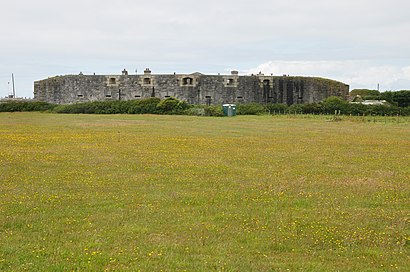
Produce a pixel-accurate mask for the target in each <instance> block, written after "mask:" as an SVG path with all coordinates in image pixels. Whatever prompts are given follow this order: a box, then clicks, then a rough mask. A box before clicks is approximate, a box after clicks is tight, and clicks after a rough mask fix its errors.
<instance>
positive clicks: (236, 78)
mask: <svg viewBox="0 0 410 272" xmlns="http://www.w3.org/2000/svg"><path fill="white" fill-rule="evenodd" d="M348 94H349V86H348V85H346V84H344V83H342V82H338V81H334V80H330V79H324V78H317V77H298V76H296V77H295V76H287V75H283V76H273V75H270V76H266V75H264V74H261V73H259V74H257V75H248V76H240V75H239V74H238V72H237V71H232V72H231V74H230V75H204V74H201V73H193V74H170V75H164V74H152V73H151V71H150V70H149V69H148V68H147V69H146V70H145V71H144V74H143V75H129V74H128V72H127V71H126V70H124V71H122V74H121V75H83V74H81V73H80V75H66V76H56V77H51V78H48V79H44V80H40V81H36V82H34V99H35V100H37V101H44V102H50V103H56V104H71V103H79V102H90V101H104V100H134V99H142V98H148V97H158V98H161V99H164V98H167V97H175V98H177V99H180V100H185V101H187V102H188V103H190V104H208V105H217V104H223V103H252V102H256V103H284V104H288V105H291V104H298V103H314V102H320V101H322V100H323V99H325V98H327V97H329V96H339V97H342V98H344V99H345V98H346V97H347V96H348Z"/></svg>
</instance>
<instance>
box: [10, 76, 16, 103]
mask: <svg viewBox="0 0 410 272" xmlns="http://www.w3.org/2000/svg"><path fill="white" fill-rule="evenodd" d="M11 80H12V82H13V98H16V89H15V87H14V74H13V73H12V74H11Z"/></svg>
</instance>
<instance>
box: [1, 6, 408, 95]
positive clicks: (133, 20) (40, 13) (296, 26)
mask: <svg viewBox="0 0 410 272" xmlns="http://www.w3.org/2000/svg"><path fill="white" fill-rule="evenodd" d="M409 10H410V1H406V0H388V1H387V0H376V1H374V0H372V1H371V0H337V1H336V0H310V1H306V0H279V1H278V0H256V1H250V0H249V1H243V0H235V1H233V0H225V1H224V0H207V1H197V2H195V1H192V0H191V1H186V0H174V1H166V0H144V1H141V0H117V1H107V0H82V1H78V0H70V1H66V0H60V1H55V0H53V1H51V0H36V1H32V0H2V1H1V13H0V37H1V40H0V97H4V96H7V95H8V94H10V93H11V89H12V83H11V74H12V73H13V74H14V77H15V88H16V94H17V96H20V97H33V82H34V81H36V80H41V79H45V78H48V77H52V76H56V75H66V74H78V73H80V72H82V73H84V74H93V73H96V74H108V75H112V74H120V73H121V71H122V70H123V69H124V68H125V69H127V70H128V72H129V73H130V74H135V73H136V72H137V73H138V74H141V73H142V72H143V70H144V69H145V68H147V67H149V68H150V69H151V70H152V73H153V74H155V73H158V74H171V73H174V72H176V73H193V72H201V73H204V74H218V73H221V74H228V73H230V71H231V70H238V71H239V73H240V74H241V75H247V74H252V73H259V72H262V73H265V74H274V75H283V74H288V75H298V76H317V77H325V78H331V79H335V80H338V81H342V82H344V83H346V84H349V85H350V89H351V90H352V89H356V88H368V89H377V88H378V86H379V88H380V91H386V90H402V89H407V90H408V89H410V16H409V15H408V12H409Z"/></svg>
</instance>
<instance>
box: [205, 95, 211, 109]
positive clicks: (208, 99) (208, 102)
mask: <svg viewBox="0 0 410 272" xmlns="http://www.w3.org/2000/svg"><path fill="white" fill-rule="evenodd" d="M205 99H206V105H207V106H210V105H211V103H212V96H210V95H207V96H205Z"/></svg>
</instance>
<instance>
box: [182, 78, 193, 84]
mask: <svg viewBox="0 0 410 272" xmlns="http://www.w3.org/2000/svg"><path fill="white" fill-rule="evenodd" d="M192 83H193V79H192V78H190V77H185V78H184V79H182V84H183V85H192Z"/></svg>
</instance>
